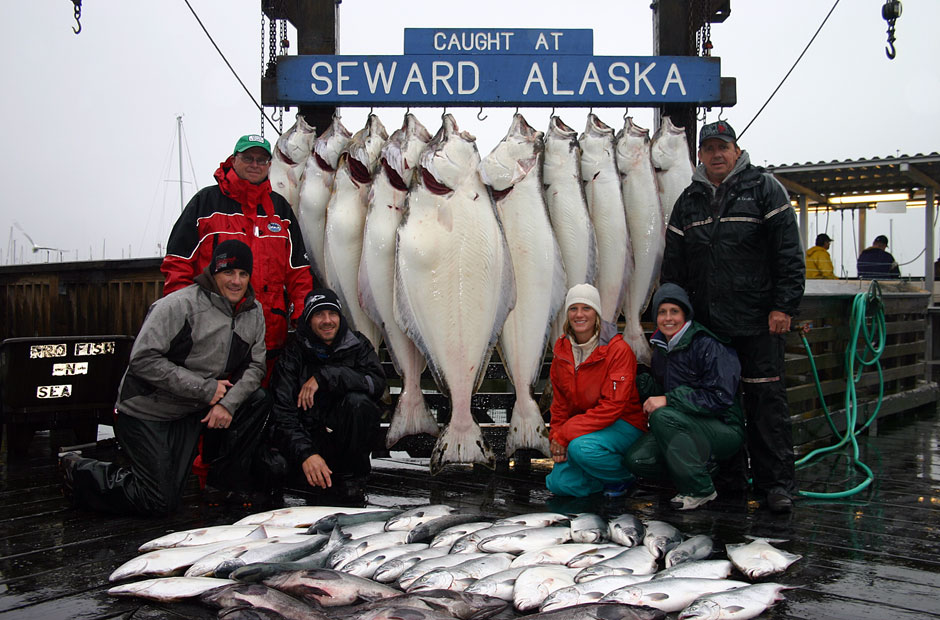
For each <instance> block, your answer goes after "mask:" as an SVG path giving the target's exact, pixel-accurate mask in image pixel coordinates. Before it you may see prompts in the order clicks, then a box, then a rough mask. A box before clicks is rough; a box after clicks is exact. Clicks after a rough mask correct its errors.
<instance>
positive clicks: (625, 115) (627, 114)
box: [623, 108, 630, 120]
mask: <svg viewBox="0 0 940 620" xmlns="http://www.w3.org/2000/svg"><path fill="white" fill-rule="evenodd" d="M628 118H630V108H624V109H623V120H627V119H628Z"/></svg>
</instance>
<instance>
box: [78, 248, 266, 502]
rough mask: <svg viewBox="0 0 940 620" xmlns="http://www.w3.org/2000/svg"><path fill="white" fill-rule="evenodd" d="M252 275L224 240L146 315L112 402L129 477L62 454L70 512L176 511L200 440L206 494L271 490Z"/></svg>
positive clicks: (243, 254) (249, 263)
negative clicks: (190, 278)
mask: <svg viewBox="0 0 940 620" xmlns="http://www.w3.org/2000/svg"><path fill="white" fill-rule="evenodd" d="M252 271H253V257H252V254H251V250H250V249H249V248H248V246H247V245H245V244H244V243H242V242H241V241H237V240H234V239H230V240H228V241H224V242H222V243H220V244H219V245H218V246H216V248H215V250H214V251H213V253H212V257H211V260H210V261H209V264H208V265H207V266H206V268H205V269H204V270H203V272H202V273H201V274H200V275H198V276H196V278H195V280H196V281H195V283H193V284H190V285H189V286H187V287H185V288H182V289H180V290H178V291H176V292H174V293H171V294H170V295H167V296H166V297H163V298H162V299H158V300H157V301H156V302H154V304H153V305H152V306H151V307H150V311H149V313H148V314H147V318H146V319H145V320H144V323H143V326H142V327H141V328H140V333H139V334H138V336H137V338H136V340H135V341H134V346H133V348H132V349H131V355H130V362H129V364H128V367H127V371H126V372H125V373H124V378H123V379H122V380H121V385H120V387H119V389H118V398H117V403H116V404H115V411H116V415H115V421H114V432H115V435H116V437H117V440H118V442H119V443H120V444H121V448H122V449H123V452H124V454H125V455H127V458H128V459H129V460H130V469H123V468H120V467H117V466H116V465H114V464H112V463H105V462H101V461H96V460H93V459H87V458H81V457H80V456H79V454H78V453H75V452H67V453H65V454H63V455H62V457H61V460H60V468H61V469H62V472H63V492H64V493H65V495H66V498H67V499H69V500H70V501H71V502H72V503H73V504H74V505H75V506H77V507H79V508H85V509H89V510H95V511H101V512H110V513H116V514H130V515H142V516H163V515H167V514H170V513H172V512H174V511H175V510H176V509H177V508H178V507H179V504H180V498H181V497H182V494H183V488H184V485H185V482H186V477H187V474H188V473H189V468H190V464H191V463H192V461H193V456H194V455H195V453H196V443H197V441H198V439H199V438H200V436H203V435H205V436H206V438H207V440H206V442H205V451H204V456H205V458H206V461H207V462H208V463H210V464H211V466H212V467H211V471H210V474H209V483H210V484H211V485H212V486H214V487H215V488H217V489H219V490H222V491H229V492H232V493H236V494H239V495H241V494H247V493H249V492H257V493H259V494H262V495H264V494H265V493H267V492H268V491H273V490H274V487H275V486H277V485H276V484H275V481H276V476H274V475H273V474H275V473H276V472H272V471H271V470H267V473H265V470H264V469H263V468H262V467H261V462H262V460H261V455H260V454H259V452H260V450H262V448H261V447H260V446H261V439H262V437H263V430H264V428H265V425H266V422H267V418H268V415H269V413H270V410H271V400H270V397H268V395H267V394H266V393H265V391H264V390H263V389H261V378H262V377H263V376H264V369H265V361H264V317H263V316H262V313H261V306H260V305H259V304H258V302H257V301H256V299H255V294H254V290H253V289H252V286H251V284H250V283H249V279H250V277H251V273H252ZM268 473H270V474H272V475H270V476H269V475H267V474H268Z"/></svg>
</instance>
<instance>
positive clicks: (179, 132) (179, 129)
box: [176, 114, 185, 213]
mask: <svg viewBox="0 0 940 620" xmlns="http://www.w3.org/2000/svg"><path fill="white" fill-rule="evenodd" d="M176 140H177V146H176V149H177V151H178V152H179V159H180V213H182V212H183V207H184V206H185V205H184V204H183V115H182V114H180V115H178V116H177V117H176Z"/></svg>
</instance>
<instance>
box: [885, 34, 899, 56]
mask: <svg viewBox="0 0 940 620" xmlns="http://www.w3.org/2000/svg"><path fill="white" fill-rule="evenodd" d="M885 55H886V56H887V57H888V58H889V59H891V60H894V57H895V56H897V52H896V51H895V49H894V41H892V40H891V39H888V44H887V45H886V46H885Z"/></svg>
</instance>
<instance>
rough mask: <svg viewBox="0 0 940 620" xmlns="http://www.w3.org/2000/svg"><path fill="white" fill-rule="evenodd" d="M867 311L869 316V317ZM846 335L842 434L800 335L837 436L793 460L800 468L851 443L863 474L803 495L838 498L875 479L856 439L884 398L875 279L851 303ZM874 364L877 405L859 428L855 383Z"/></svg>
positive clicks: (881, 328) (881, 325)
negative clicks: (842, 485)
mask: <svg viewBox="0 0 940 620" xmlns="http://www.w3.org/2000/svg"><path fill="white" fill-rule="evenodd" d="M869 312H871V317H869V316H868V315H869ZM849 325H850V328H851V330H850V336H849V344H848V346H847V347H846V349H845V382H846V388H845V434H844V435H843V434H841V433H840V432H839V431H838V429H836V425H835V424H834V423H833V421H832V416H831V415H830V413H829V407H827V406H826V400H825V397H824V396H823V393H822V385H820V383H819V373H818V372H817V371H816V362H815V360H814V359H813V353H812V351H810V347H809V342H807V340H806V336H805V334H804V335H801V337H802V339H803V346H804V347H806V354H807V355H808V356H809V361H810V367H811V368H812V370H813V378H814V379H815V380H816V392H817V394H818V395H819V402H821V403H822V406H823V412H824V413H825V414H826V421H827V422H828V423H829V428H830V429H831V430H832V434H833V435H834V436H836V437H838V438H839V441H837V442H836V443H835V444H834V445H831V446H828V447H826V448H819V449H818V450H813V451H812V452H810V453H809V454H807V455H806V456H804V457H803V458H802V459H800V460H798V461H797V462H796V467H797V468H798V469H803V468H805V467H809V466H810V465H812V464H814V460H815V459H816V458H817V457H819V456H822V455H824V454H828V453H829V452H834V451H836V450H838V449H840V448H842V447H843V446H844V445H846V444H850V445H851V454H852V463H853V464H854V465H855V467H857V468H858V469H859V470H861V471H862V472H864V473H865V480H864V481H862V482H861V483H859V484H857V485H855V486H854V487H852V488H850V489H846V490H845V491H837V492H829V493H821V492H814V491H800V495H802V496H804V497H813V498H822V499H838V498H843V497H850V496H852V495H855V494H856V493H858V492H859V491H862V490H863V489H865V488H866V487H868V485H870V484H871V483H872V481H873V480H874V479H875V475H874V474H873V473H872V471H871V469H870V468H869V467H868V466H867V465H865V463H863V462H862V461H861V460H859V454H858V440H857V439H856V437H857V436H858V434H859V433H861V432H862V431H864V430H865V429H867V428H868V427H869V426H870V425H871V423H872V422H874V420H875V418H876V417H877V415H878V412H879V411H880V410H881V403H882V401H883V400H884V373H883V372H882V370H881V362H880V361H879V360H880V359H881V354H882V352H884V348H885V333H886V329H885V314H884V304H883V303H882V301H881V287H880V286H879V285H878V282H877V281H875V282H872V283H871V287H870V288H869V289H868V293H859V294H858V295H856V296H855V299H854V300H853V302H852V313H851V318H850V321H849ZM859 338H861V339H862V342H864V343H865V346H864V347H863V348H862V349H861V350H859V348H858V344H859ZM870 366H874V367H875V369H876V370H877V371H878V404H877V405H876V406H875V410H874V411H873V412H872V414H871V417H869V418H868V421H866V422H865V424H864V425H862V427H861V428H856V427H857V425H858V394H857V393H856V389H855V386H856V384H857V383H858V382H859V381H860V380H861V378H862V373H863V372H864V370H865V369H866V368H867V367H870Z"/></svg>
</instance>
